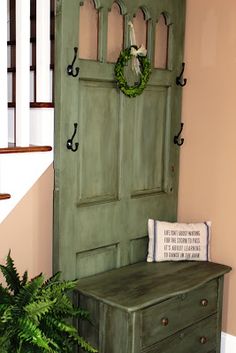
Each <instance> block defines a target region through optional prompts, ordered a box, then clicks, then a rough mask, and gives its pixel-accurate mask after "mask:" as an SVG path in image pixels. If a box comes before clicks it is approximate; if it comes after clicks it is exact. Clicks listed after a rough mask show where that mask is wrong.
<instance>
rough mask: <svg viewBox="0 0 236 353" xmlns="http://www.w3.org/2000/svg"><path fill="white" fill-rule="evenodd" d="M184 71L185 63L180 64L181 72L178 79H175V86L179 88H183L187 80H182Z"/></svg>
mask: <svg viewBox="0 0 236 353" xmlns="http://www.w3.org/2000/svg"><path fill="white" fill-rule="evenodd" d="M184 69H185V63H182V71H181V73H180V75H179V76H178V77H176V84H177V85H178V86H181V87H184V86H185V85H186V83H187V79H186V78H183V75H184Z"/></svg>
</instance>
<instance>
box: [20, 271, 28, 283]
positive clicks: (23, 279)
mask: <svg viewBox="0 0 236 353" xmlns="http://www.w3.org/2000/svg"><path fill="white" fill-rule="evenodd" d="M27 282H28V271H25V272H24V274H23V276H22V280H21V286H25V285H26V283H27Z"/></svg>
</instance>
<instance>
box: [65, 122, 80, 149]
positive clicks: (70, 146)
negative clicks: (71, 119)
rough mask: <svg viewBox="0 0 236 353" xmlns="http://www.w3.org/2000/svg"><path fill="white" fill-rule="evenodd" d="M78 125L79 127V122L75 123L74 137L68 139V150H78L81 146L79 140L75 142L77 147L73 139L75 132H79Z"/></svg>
mask: <svg viewBox="0 0 236 353" xmlns="http://www.w3.org/2000/svg"><path fill="white" fill-rule="evenodd" d="M77 127H78V124H77V123H74V132H73V135H72V137H71V138H70V139H69V140H67V143H66V147H67V148H68V150H71V151H72V152H76V151H77V149H78V147H79V143H78V142H75V147H73V139H74V137H75V134H76V132H77Z"/></svg>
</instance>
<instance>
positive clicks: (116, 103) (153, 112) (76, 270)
mask: <svg viewBox="0 0 236 353" xmlns="http://www.w3.org/2000/svg"><path fill="white" fill-rule="evenodd" d="M116 3H117V4H118V6H119V9H120V14H121V16H122V19H123V28H124V44H123V46H124V47H127V46H128V45H129V34H128V22H129V21H133V20H134V15H135V14H136V13H137V11H138V10H139V9H140V8H141V10H142V12H143V14H144V19H145V21H146V24H147V26H146V28H147V42H146V44H147V49H148V57H149V59H150V61H151V63H152V74H151V77H150V80H149V82H148V85H147V87H146V89H145V90H144V92H143V93H142V94H141V95H140V96H137V97H135V98H128V97H127V96H125V95H124V94H123V93H121V92H120V91H119V90H118V88H117V85H116V83H115V81H114V63H110V62H108V60H107V52H108V50H109V48H108V45H107V43H108V40H107V38H108V17H109V11H110V9H111V8H112V4H113V1H112V0H94V3H93V4H94V6H95V8H96V10H97V12H98V18H99V21H98V49H97V60H88V59H77V60H76V62H75V66H79V67H80V73H79V76H78V77H72V76H68V75H67V73H66V68H67V66H68V64H70V63H71V62H72V59H73V55H74V51H73V48H74V47H77V46H78V47H79V50H80V45H79V44H80V43H79V44H78V38H79V37H80V38H81V35H83V33H82V32H81V33H80V36H79V30H80V31H82V30H83V29H81V26H80V20H81V17H80V12H81V8H82V6H84V2H83V1H79V0H61V1H57V16H56V69H55V78H56V86H55V101H56V109H55V119H56V121H55V122H56V124H55V126H56V130H55V207H54V209H55V211H54V216H55V217H54V266H55V270H56V269H60V270H62V271H63V275H64V277H65V278H75V277H79V278H82V277H86V276H90V275H92V274H96V273H99V272H103V271H107V270H109V269H112V268H116V267H120V266H124V265H127V264H130V263H134V262H138V261H142V260H144V259H145V256H146V252H147V220H148V218H150V217H155V218H158V219H161V220H175V219H176V207H177V189H178V154H179V147H178V146H176V145H175V144H174V143H173V140H174V135H176V134H177V133H178V131H179V127H180V120H181V90H182V88H181V87H180V86H177V85H176V77H177V76H178V75H179V73H180V71H181V65H182V60H183V37H184V22H185V0H142V1H141V0H127V1H125V0H122V1H121V0H119V1H116ZM161 15H162V16H163V17H164V18H165V21H166V26H167V29H168V30H167V32H168V51H167V52H168V55H167V56H168V58H167V61H166V67H162V68H158V67H155V66H157V65H155V62H156V61H155V60H156V59H155V55H156V54H155V53H156V50H155V47H156V46H158V36H156V32H157V31H156V28H157V27H156V25H157V22H158V20H159V19H160V18H161ZM91 26H94V27H93V28H95V29H96V28H97V24H96V23H95V24H94V23H92V22H91ZM140 44H141V43H140ZM127 75H128V74H127ZM74 123H77V124H78V131H77V133H76V135H75V138H74V142H77V141H78V142H79V148H78V150H77V151H76V152H72V151H70V150H68V149H67V148H66V141H67V140H68V139H69V138H70V137H71V135H72V134H73V130H74Z"/></svg>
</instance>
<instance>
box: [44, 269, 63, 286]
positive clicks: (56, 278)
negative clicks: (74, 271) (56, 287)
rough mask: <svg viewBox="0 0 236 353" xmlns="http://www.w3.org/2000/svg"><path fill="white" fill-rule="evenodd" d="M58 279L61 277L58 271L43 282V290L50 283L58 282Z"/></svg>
mask: <svg viewBox="0 0 236 353" xmlns="http://www.w3.org/2000/svg"><path fill="white" fill-rule="evenodd" d="M60 277H61V272H60V271H58V272H56V273H55V274H54V275H53V276H51V277H50V278H48V279H47V280H46V281H45V282H44V284H43V288H45V287H47V286H49V285H50V284H51V283H55V282H59V280H60Z"/></svg>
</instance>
